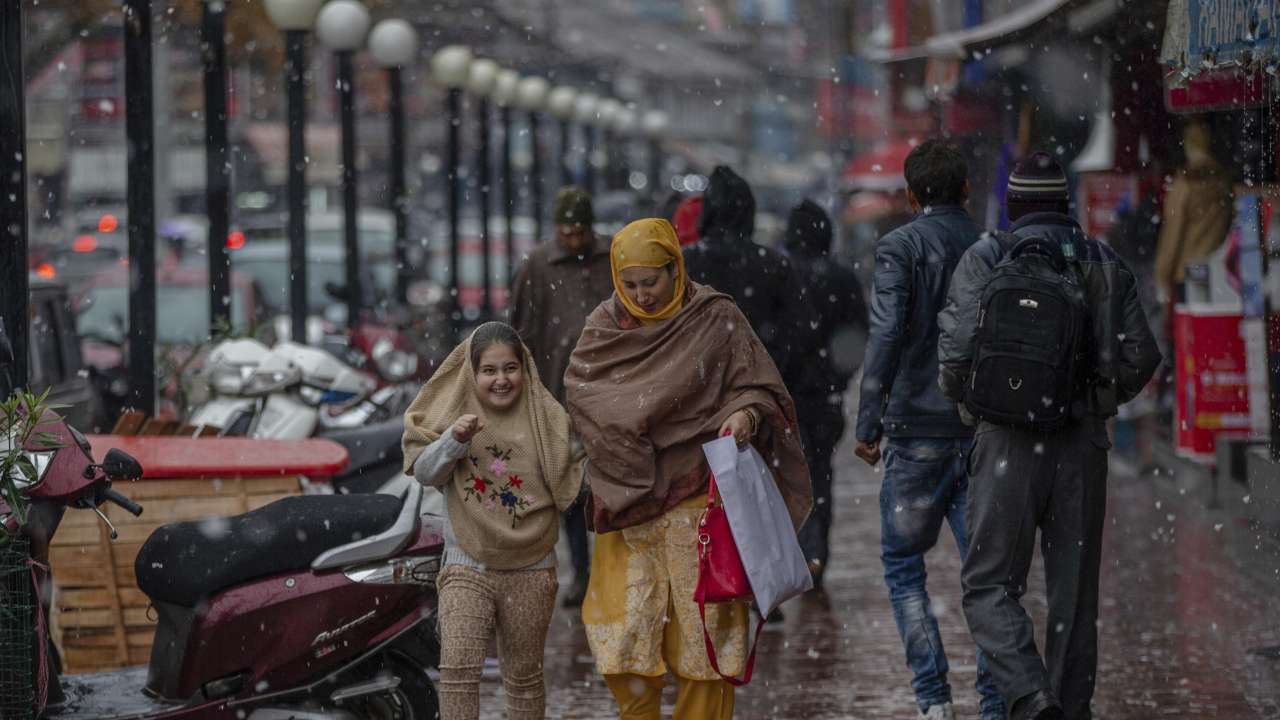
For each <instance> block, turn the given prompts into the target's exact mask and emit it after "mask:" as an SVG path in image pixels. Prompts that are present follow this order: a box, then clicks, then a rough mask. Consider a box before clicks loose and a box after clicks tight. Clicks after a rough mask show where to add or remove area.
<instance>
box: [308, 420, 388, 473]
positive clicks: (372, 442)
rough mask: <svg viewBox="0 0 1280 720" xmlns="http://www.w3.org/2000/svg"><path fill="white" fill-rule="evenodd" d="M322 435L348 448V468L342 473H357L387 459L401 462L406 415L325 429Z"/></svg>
mask: <svg viewBox="0 0 1280 720" xmlns="http://www.w3.org/2000/svg"><path fill="white" fill-rule="evenodd" d="M320 437H323V438H324V439H326V440H332V441H334V442H336V443H338V444H339V445H341V446H343V447H345V448H346V449H347V456H348V459H347V467H346V469H345V470H343V475H356V474H359V471H361V470H363V469H365V468H368V467H372V466H375V465H379V464H382V463H384V462H386V461H388V460H395V461H396V462H397V463H398V462H400V459H401V458H402V457H403V454H402V451H401V449H400V441H401V439H402V438H404V418H402V417H396V418H394V419H391V420H387V421H384V422H380V423H374V424H373V425H362V426H360V427H355V428H341V429H334V430H325V431H324V432H323V433H321V434H320Z"/></svg>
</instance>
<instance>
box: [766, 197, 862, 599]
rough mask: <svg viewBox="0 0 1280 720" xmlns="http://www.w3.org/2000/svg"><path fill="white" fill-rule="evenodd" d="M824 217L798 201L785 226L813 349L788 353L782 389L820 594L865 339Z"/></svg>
mask: <svg viewBox="0 0 1280 720" xmlns="http://www.w3.org/2000/svg"><path fill="white" fill-rule="evenodd" d="M831 240H832V225H831V218H830V217H829V216H828V215H827V213H826V211H825V210H823V209H822V208H821V207H820V206H819V205H818V204H817V203H814V202H813V201H811V200H805V201H804V202H802V203H800V204H799V205H797V206H795V207H794V208H792V210H791V215H790V217H789V218H788V219H787V239H786V246H785V247H786V251H787V256H788V257H789V258H791V264H792V268H793V269H794V270H795V273H796V277H797V278H798V279H799V281H800V292H801V294H802V295H803V296H804V297H805V299H806V300H807V301H808V302H807V303H806V304H805V306H804V307H803V310H804V311H805V315H804V316H803V317H801V318H800V322H801V324H802V325H807V326H808V327H810V328H812V329H813V336H812V338H811V339H812V344H811V345H810V346H809V347H807V348H797V349H795V351H794V352H793V353H792V360H791V366H792V369H793V373H792V374H793V376H794V380H793V381H792V384H790V385H788V387H787V389H788V390H790V391H791V397H792V399H794V400H795V401H796V413H797V414H798V415H799V416H800V435H801V437H802V438H803V440H804V448H805V454H806V458H805V459H806V460H807V461H808V463H809V475H810V476H811V477H812V478H813V512H811V513H810V514H809V519H808V520H807V521H806V522H805V524H804V527H802V528H801V529H800V547H802V548H803V549H804V555H805V558H807V559H808V561H809V570H810V572H812V573H813V583H814V587H815V588H818V589H821V588H822V576H823V573H824V572H825V571H826V568H827V558H828V556H829V547H828V538H829V536H830V534H831V511H832V499H831V475H832V470H831V454H832V452H834V451H835V447H836V443H837V442H839V441H840V437H841V436H842V435H843V434H844V391H845V387H846V386H847V385H848V384H849V379H850V378H852V377H853V374H854V372H856V371H857V369H858V365H859V364H860V363H861V362H862V351H863V348H864V347H865V344H866V335H867V304H866V301H865V300H864V299H863V297H862V285H861V283H859V282H858V278H857V276H856V275H855V274H854V272H853V269H852V268H849V267H846V266H844V265H843V264H841V263H839V262H837V261H836V259H835V258H833V257H831V254H830V253H831Z"/></svg>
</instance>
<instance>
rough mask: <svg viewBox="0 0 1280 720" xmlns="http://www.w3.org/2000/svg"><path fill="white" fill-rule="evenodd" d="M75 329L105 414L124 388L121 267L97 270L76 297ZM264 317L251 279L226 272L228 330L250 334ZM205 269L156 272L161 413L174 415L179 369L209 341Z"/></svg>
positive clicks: (113, 412)
mask: <svg viewBox="0 0 1280 720" xmlns="http://www.w3.org/2000/svg"><path fill="white" fill-rule="evenodd" d="M75 300H76V303H75V309H76V320H75V328H76V332H77V334H78V335H79V336H80V338H81V348H82V352H83V354H84V357H85V360H86V362H87V363H88V364H89V365H90V366H92V367H94V368H95V369H96V371H97V372H96V373H95V377H96V378H98V379H99V383H100V390H102V391H103V399H104V401H105V403H106V406H107V414H108V417H109V418H111V419H114V418H115V417H117V416H118V415H119V412H120V410H121V409H122V408H123V406H124V401H125V391H126V390H127V387H128V386H127V379H126V378H127V367H126V365H125V358H126V357H127V353H128V344H127V341H128V327H129V276H128V272H127V268H125V267H120V266H116V267H112V268H110V269H108V270H106V271H103V272H101V273H99V274H98V275H97V276H96V277H94V278H93V279H92V280H91V281H89V283H88V287H87V288H86V289H85V290H84V291H83V293H81V294H80V295H79V296H78V297H77V298H76V299H75ZM266 319H267V314H266V306H265V304H264V303H263V301H262V298H261V296H260V295H259V293H258V291H257V288H256V287H255V285H254V283H253V281H252V279H251V278H250V277H248V276H246V275H244V274H242V273H238V272H234V271H233V272H232V274H231V327H230V328H229V330H230V332H231V333H233V334H237V335H244V334H249V333H252V332H254V331H255V330H256V329H257V328H258V327H259V326H261V325H263V324H264V322H265V321H266ZM209 335H210V331H209V273H208V268H206V267H204V266H203V265H200V264H187V265H179V266H173V267H161V268H159V269H157V271H156V347H155V349H154V351H155V352H156V358H157V360H156V366H157V372H158V373H160V375H161V381H160V383H159V384H158V387H159V394H160V398H159V401H160V410H159V411H158V413H157V414H158V415H160V416H162V417H178V416H180V415H181V414H182V413H181V410H182V408H181V407H180V406H181V405H182V404H183V398H182V397H180V394H181V388H180V385H179V383H178V375H179V371H180V370H182V369H183V368H185V367H186V366H187V364H188V361H190V360H191V359H192V358H193V353H194V351H195V349H196V348H197V347H198V346H200V345H201V344H203V343H204V342H205V341H206V340H208V339H209Z"/></svg>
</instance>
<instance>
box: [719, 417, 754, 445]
mask: <svg viewBox="0 0 1280 720" xmlns="http://www.w3.org/2000/svg"><path fill="white" fill-rule="evenodd" d="M754 430H755V427H754V423H752V422H751V414H750V411H747V410H739V411H737V412H735V413H734V414H732V415H730V416H729V417H728V419H726V420H725V421H724V424H723V425H721V426H720V436H721V437H724V436H725V435H733V440H734V442H736V443H738V447H742V446H744V445H746V444H747V443H748V442H750V441H751V436H752V435H754V434H755V433H754Z"/></svg>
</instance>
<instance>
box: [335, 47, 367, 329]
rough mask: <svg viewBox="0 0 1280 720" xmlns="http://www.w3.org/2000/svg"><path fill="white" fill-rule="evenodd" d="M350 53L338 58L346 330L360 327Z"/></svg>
mask: <svg viewBox="0 0 1280 720" xmlns="http://www.w3.org/2000/svg"><path fill="white" fill-rule="evenodd" d="M353 54H354V53H352V52H351V51H350V50H343V51H341V52H338V53H336V55H337V56H338V99H339V106H340V111H341V115H342V237H343V240H344V242H343V245H344V247H346V251H347V288H346V290H347V327H348V328H353V329H354V328H355V327H356V326H357V325H359V324H360V305H361V302H360V301H361V299H362V298H363V295H361V293H360V237H359V235H358V234H357V232H356V213H357V210H358V205H359V201H358V199H357V198H356V90H355V67H354V64H353V63H352V55H353Z"/></svg>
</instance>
